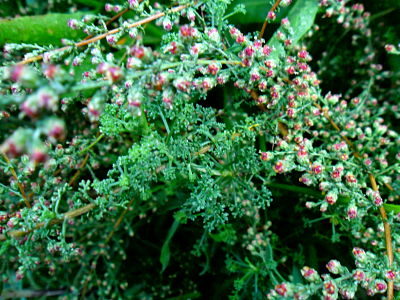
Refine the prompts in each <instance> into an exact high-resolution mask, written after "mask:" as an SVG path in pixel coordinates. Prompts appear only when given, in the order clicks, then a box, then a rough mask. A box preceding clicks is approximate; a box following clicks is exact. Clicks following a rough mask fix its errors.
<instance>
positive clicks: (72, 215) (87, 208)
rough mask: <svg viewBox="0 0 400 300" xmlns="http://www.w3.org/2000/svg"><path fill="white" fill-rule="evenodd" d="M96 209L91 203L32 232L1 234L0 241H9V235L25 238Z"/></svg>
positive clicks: (39, 226) (20, 231)
mask: <svg viewBox="0 0 400 300" xmlns="http://www.w3.org/2000/svg"><path fill="white" fill-rule="evenodd" d="M95 207H96V205H95V204H93V203H91V204H88V205H86V206H84V207H81V208H78V209H75V210H71V211H69V212H66V213H65V214H64V216H63V217H62V218H61V219H52V220H50V221H49V222H41V223H38V224H36V226H35V227H34V228H33V229H30V230H27V231H23V230H13V231H10V232H8V233H7V234H6V235H5V234H0V241H5V240H6V239H7V235H8V236H10V237H13V238H21V237H24V236H26V235H27V234H29V233H31V232H32V231H34V230H37V229H40V228H42V227H44V226H46V224H47V225H49V226H51V225H55V224H59V223H62V222H63V221H64V220H65V219H73V218H75V217H78V216H80V215H83V214H85V213H87V212H89V211H91V210H92V209H93V208H95Z"/></svg>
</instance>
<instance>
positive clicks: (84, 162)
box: [68, 154, 89, 186]
mask: <svg viewBox="0 0 400 300" xmlns="http://www.w3.org/2000/svg"><path fill="white" fill-rule="evenodd" d="M88 159H89V154H86V156H85V158H84V159H83V161H82V163H81V164H80V165H79V168H78V170H77V171H76V172H75V174H74V176H72V178H71V180H70V181H69V183H68V185H70V186H73V185H74V183H75V181H76V179H77V178H78V177H79V175H80V174H81V170H82V168H83V167H84V166H85V165H86V163H87V161H88Z"/></svg>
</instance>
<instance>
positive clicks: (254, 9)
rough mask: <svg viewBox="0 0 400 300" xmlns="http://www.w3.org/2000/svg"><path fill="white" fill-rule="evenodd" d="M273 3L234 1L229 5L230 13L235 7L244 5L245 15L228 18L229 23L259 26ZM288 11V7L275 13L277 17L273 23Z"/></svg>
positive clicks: (265, 1)
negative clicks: (256, 24)
mask: <svg viewBox="0 0 400 300" xmlns="http://www.w3.org/2000/svg"><path fill="white" fill-rule="evenodd" d="M272 4H273V2H272V1H269V0H250V1H249V0H235V1H233V2H232V4H231V5H230V10H229V12H230V11H233V8H234V7H235V6H237V5H244V7H245V8H246V15H243V14H240V13H239V14H235V15H233V16H231V17H230V18H229V21H230V22H232V23H233V24H249V23H259V24H260V26H261V25H262V23H264V20H265V18H266V16H267V13H268V11H269V10H270V9H271V7H272ZM289 9H290V6H289V7H287V8H286V7H285V8H281V9H279V11H278V12H277V17H276V20H275V22H280V19H281V18H283V16H285V15H286V14H287V12H288V10H289Z"/></svg>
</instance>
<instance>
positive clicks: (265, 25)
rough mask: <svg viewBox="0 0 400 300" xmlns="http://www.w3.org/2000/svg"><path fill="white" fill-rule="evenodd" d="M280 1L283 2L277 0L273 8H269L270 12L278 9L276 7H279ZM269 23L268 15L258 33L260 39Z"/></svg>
mask: <svg viewBox="0 0 400 300" xmlns="http://www.w3.org/2000/svg"><path fill="white" fill-rule="evenodd" d="M279 3H281V0H276V1H275V3H274V5H272V7H271V9H270V10H269V12H268V14H269V13H270V12H274V11H275V10H276V8H277V7H278V5H279ZM267 24H268V15H267V17H266V18H265V21H264V24H263V26H262V28H261V31H260V34H259V35H258V38H259V39H262V37H263V35H264V32H265V28H267Z"/></svg>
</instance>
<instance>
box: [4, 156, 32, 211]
mask: <svg viewBox="0 0 400 300" xmlns="http://www.w3.org/2000/svg"><path fill="white" fill-rule="evenodd" d="M1 154H2V155H3V158H4V160H5V161H6V163H7V164H8V166H9V168H10V172H11V174H12V176H13V177H14V179H15V181H16V182H17V185H18V188H19V191H20V192H21V196H22V198H23V199H24V202H25V205H26V207H29V208H31V204H30V203H29V200H28V198H27V197H26V194H25V189H24V186H23V184H22V183H21V182H19V180H18V176H17V173H16V172H15V170H14V168H13V166H12V165H11V162H10V160H9V159H8V157H7V155H6V154H5V153H4V152H2V153H1Z"/></svg>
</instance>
